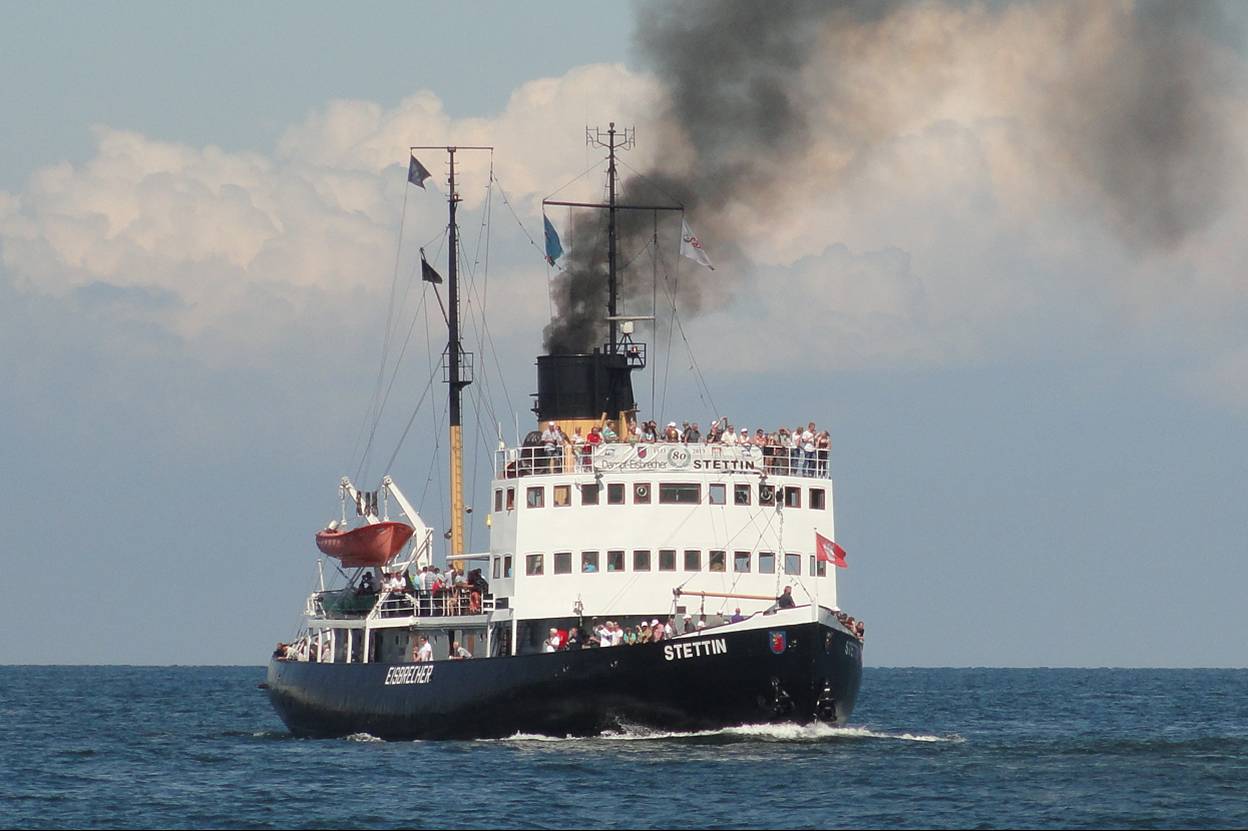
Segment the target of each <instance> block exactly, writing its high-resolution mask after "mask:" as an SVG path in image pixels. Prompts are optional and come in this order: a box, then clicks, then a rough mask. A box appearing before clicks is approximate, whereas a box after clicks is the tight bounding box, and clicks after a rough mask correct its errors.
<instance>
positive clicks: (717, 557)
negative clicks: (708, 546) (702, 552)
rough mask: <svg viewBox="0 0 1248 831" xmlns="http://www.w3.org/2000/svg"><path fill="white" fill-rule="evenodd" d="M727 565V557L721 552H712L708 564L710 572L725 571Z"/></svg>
mask: <svg viewBox="0 0 1248 831" xmlns="http://www.w3.org/2000/svg"><path fill="white" fill-rule="evenodd" d="M727 563H728V555H727V554H726V553H725V552H723V551H712V552H711V561H710V563H709V565H710V568H711V571H726V570H727V567H728V566H727Z"/></svg>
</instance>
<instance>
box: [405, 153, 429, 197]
mask: <svg viewBox="0 0 1248 831" xmlns="http://www.w3.org/2000/svg"><path fill="white" fill-rule="evenodd" d="M432 178H433V174H432V173H430V172H429V171H428V170H426V169H425V166H424V165H423V164H421V163H420V162H419V161H417V160H416V156H415V155H413V156H412V161H411V162H410V163H409V164H408V166H407V181H409V182H411V183H412V184H413V185H416V186H417V187H418V188H420V189H421V190H424V188H425V180H426V179H432Z"/></svg>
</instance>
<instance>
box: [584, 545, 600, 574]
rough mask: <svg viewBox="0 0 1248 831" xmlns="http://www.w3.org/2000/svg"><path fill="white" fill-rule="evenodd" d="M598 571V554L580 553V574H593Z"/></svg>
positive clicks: (595, 552)
mask: <svg viewBox="0 0 1248 831" xmlns="http://www.w3.org/2000/svg"><path fill="white" fill-rule="evenodd" d="M596 571H598V552H597V551H582V552H581V573H583V574H593V573H594V572H596Z"/></svg>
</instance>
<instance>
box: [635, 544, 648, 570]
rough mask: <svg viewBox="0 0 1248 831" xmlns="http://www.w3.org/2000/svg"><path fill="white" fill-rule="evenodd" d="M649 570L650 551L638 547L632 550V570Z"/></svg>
mask: <svg viewBox="0 0 1248 831" xmlns="http://www.w3.org/2000/svg"><path fill="white" fill-rule="evenodd" d="M649 570H650V552H649V551H642V550H640V549H638V550H637V551H634V552H633V571H649Z"/></svg>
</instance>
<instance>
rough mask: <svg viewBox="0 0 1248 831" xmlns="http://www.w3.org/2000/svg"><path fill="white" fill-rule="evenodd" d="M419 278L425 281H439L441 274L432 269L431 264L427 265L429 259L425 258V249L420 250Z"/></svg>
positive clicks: (440, 280)
mask: <svg viewBox="0 0 1248 831" xmlns="http://www.w3.org/2000/svg"><path fill="white" fill-rule="evenodd" d="M420 279H422V280H424V281H425V282H426V283H441V282H442V275H441V274H439V273H438V272H436V271H434V270H433V266H431V265H429V261H428V260H426V259H425V250H424V249H423V248H422V249H421V250H420Z"/></svg>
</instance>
